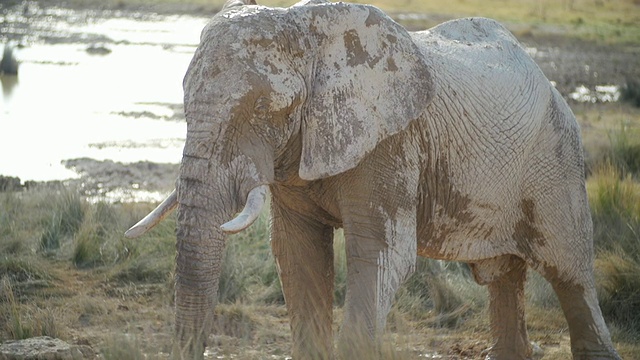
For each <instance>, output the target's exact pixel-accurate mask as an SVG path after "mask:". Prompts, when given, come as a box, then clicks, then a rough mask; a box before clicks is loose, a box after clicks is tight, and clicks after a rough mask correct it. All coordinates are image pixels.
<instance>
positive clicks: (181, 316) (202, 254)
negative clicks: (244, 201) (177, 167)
mask: <svg viewBox="0 0 640 360" xmlns="http://www.w3.org/2000/svg"><path fill="white" fill-rule="evenodd" d="M178 194H179V200H178V201H179V206H178V214H177V215H178V216H177V220H178V228H177V233H176V237H177V243H176V250H177V255H176V279H175V295H176V300H175V310H176V314H175V320H176V322H175V327H176V329H175V330H176V336H177V338H176V340H177V341H176V343H175V345H174V346H179V348H175V347H174V353H175V352H176V351H179V352H180V356H175V358H178V359H193V358H201V357H202V356H203V353H204V347H205V346H206V341H207V337H208V335H209V333H210V330H211V327H212V324H213V309H214V306H215V304H216V301H217V293H218V282H219V279H220V273H221V272H222V259H223V253H224V247H225V238H226V235H225V233H224V232H223V231H222V230H221V229H220V225H221V224H223V223H224V222H225V221H227V220H228V219H230V218H231V217H232V215H233V214H234V213H235V211H237V210H236V209H235V204H236V203H237V201H236V200H235V199H233V194H225V195H221V194H220V193H219V192H214V191H211V189H210V188H209V187H208V185H205V184H203V183H202V182H199V181H196V180H191V179H184V178H182V179H180V183H179V187H178ZM208 194H215V195H216V196H213V195H208Z"/></svg>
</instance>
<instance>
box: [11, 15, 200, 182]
mask: <svg viewBox="0 0 640 360" xmlns="http://www.w3.org/2000/svg"><path fill="white" fill-rule="evenodd" d="M36 10H37V11H47V12H49V13H51V12H52V11H54V10H55V9H46V10H38V9H36ZM52 14H53V15H46V16H44V15H43V19H45V18H48V17H51V16H53V17H56V16H58V17H59V18H56V19H58V20H59V21H57V22H51V20H49V21H48V22H47V21H45V20H41V21H40V22H39V21H37V20H33V19H31V20H29V22H28V21H27V20H28V19H26V18H24V19H23V16H22V14H8V15H6V16H5V18H4V22H5V25H7V26H6V29H8V30H7V31H14V35H15V34H20V33H27V32H28V33H27V34H25V36H24V38H23V39H22V41H24V42H27V43H30V42H31V40H32V39H33V38H37V39H40V40H39V41H37V42H33V43H31V44H30V45H28V46H26V47H24V48H22V49H20V52H19V58H20V61H21V66H20V75H19V81H18V78H16V77H7V76H2V77H0V78H1V80H2V93H3V96H2V102H1V103H0V174H2V175H6V176H17V177H20V178H21V179H22V180H23V181H26V180H54V179H67V178H73V177H77V176H78V175H77V173H75V172H73V171H71V170H69V169H67V168H65V167H64V165H63V164H62V163H61V162H62V160H65V159H72V158H80V157H89V158H93V159H97V160H105V159H109V160H113V161H119V162H125V163H129V162H137V161H143V160H148V161H152V162H164V163H178V162H179V161H180V158H181V150H182V146H183V143H184V137H185V132H186V126H185V124H184V121H183V115H182V110H181V107H182V106H181V103H182V78H183V76H184V72H185V70H186V68H187V66H188V64H189V61H190V60H191V56H192V54H193V51H195V47H196V46H197V44H198V41H199V36H200V31H201V29H202V27H203V26H204V25H205V23H206V21H207V19H205V18H196V17H189V16H168V17H160V16H153V17H148V18H125V17H120V18H102V19H92V20H91V21H89V20H87V14H75V13H73V11H68V10H65V11H62V12H60V13H59V14H58V13H55V11H54V12H53V13H52ZM21 19H22V20H24V23H23V22H21V21H22V20H21ZM78 19H80V20H78ZM27 22H28V24H27ZM25 24H26V25H25ZM34 24H35V25H34ZM26 26H30V27H29V28H27V29H25V27H26ZM4 30H5V28H3V31H4ZM25 39H26V40H25ZM43 39H44V40H45V41H44V42H43V41H42V40H43ZM60 39H65V40H60ZM96 44H97V45H96ZM103 44H104V45H103ZM96 46H103V47H104V48H105V49H108V50H109V51H108V52H103V55H101V56H96V55H95V54H93V53H92V52H91V51H87V49H89V48H92V47H93V48H96Z"/></svg>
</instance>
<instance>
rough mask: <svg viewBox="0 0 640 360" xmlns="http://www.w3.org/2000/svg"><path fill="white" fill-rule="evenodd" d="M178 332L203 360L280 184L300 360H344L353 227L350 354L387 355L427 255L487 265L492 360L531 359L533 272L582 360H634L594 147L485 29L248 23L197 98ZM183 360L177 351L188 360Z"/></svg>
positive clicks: (300, 15) (190, 79)
mask: <svg viewBox="0 0 640 360" xmlns="http://www.w3.org/2000/svg"><path fill="white" fill-rule="evenodd" d="M184 90H185V97H184V105H185V112H186V117H187V123H188V126H187V128H188V133H187V141H186V145H185V148H184V157H183V160H182V166H181V171H180V179H179V186H178V189H177V191H178V203H179V210H178V232H177V238H178V239H177V241H178V242H177V250H178V255H177V270H176V331H177V337H178V340H179V341H178V345H179V346H180V347H181V350H182V351H183V353H182V355H185V354H187V355H185V356H192V355H193V354H195V355H196V356H202V351H203V346H204V343H205V341H206V337H207V334H208V333H209V330H210V327H211V320H212V314H213V308H214V306H215V299H216V292H217V288H218V279H219V276H220V270H221V268H222V263H221V261H222V259H221V257H222V253H223V249H224V244H225V234H224V233H223V232H222V230H221V229H220V225H221V224H223V223H225V222H226V221H228V220H230V219H231V218H232V217H233V215H234V214H235V213H237V212H238V211H239V210H240V209H241V208H242V206H243V205H244V202H245V200H246V199H247V194H248V193H249V192H250V191H251V190H252V189H254V188H256V187H257V186H259V185H268V186H269V188H270V191H271V194H272V201H271V214H272V220H271V245H272V248H273V253H274V255H275V258H276V261H277V265H278V271H279V275H280V280H281V283H282V289H283V292H284V296H285V300H286V304H287V309H288V312H289V316H290V319H291V330H292V334H293V357H294V358H296V359H309V358H320V359H322V358H330V357H331V356H332V353H333V351H334V349H333V344H332V339H333V335H332V330H331V323H332V300H333V299H332V294H333V276H334V274H333V256H334V254H333V247H332V241H333V239H332V236H333V229H334V228H337V227H342V228H344V234H345V238H346V252H347V268H348V274H347V295H346V304H345V316H344V317H345V319H344V322H343V324H342V328H341V332H340V336H339V344H338V345H339V349H343V350H344V351H345V352H344V353H343V354H347V356H348V352H349V346H340V345H341V344H343V345H349V343H350V340H349V339H353V338H358V339H361V340H362V339H369V340H371V341H375V338H376V337H377V336H379V335H380V334H381V333H382V331H383V330H384V327H385V322H386V316H387V314H388V312H389V310H390V308H391V303H392V300H393V298H394V294H395V292H396V290H397V289H398V287H399V286H400V284H401V283H402V281H403V280H404V279H406V277H407V276H408V275H409V274H410V273H411V272H412V271H413V269H414V265H415V259H416V254H418V255H421V256H427V257H432V258H438V259H445V260H458V261H465V262H468V263H469V264H470V265H471V268H472V269H473V273H474V276H475V278H476V280H477V281H478V283H480V284H486V285H488V288H489V294H490V314H491V329H492V333H493V335H494V337H495V344H494V346H493V347H492V349H491V350H490V353H489V355H488V358H490V359H509V360H513V359H526V358H530V357H531V347H530V344H529V340H528V337H527V330H526V325H525V317H524V290H523V289H524V282H525V274H526V269H527V267H531V268H533V269H534V270H536V271H538V272H540V273H541V274H542V275H543V276H544V277H545V278H546V279H547V280H548V281H549V282H550V283H551V284H552V285H553V288H554V289H555V291H556V293H557V294H558V297H559V299H560V303H561V304H562V308H563V310H564V312H565V315H566V317H567V321H568V323H569V329H570V334H571V346H572V351H573V356H574V359H619V356H618V355H617V354H616V352H615V350H614V349H613V347H612V344H611V340H610V336H609V332H608V330H607V328H606V325H605V323H604V320H603V318H602V315H601V312H600V308H599V306H598V302H597V298H596V292H595V288H594V277H593V244H592V225H591V219H590V215H589V208H588V204H587V197H586V192H585V186H584V171H583V158H582V150H581V140H580V137H579V128H578V125H577V123H576V121H575V118H574V116H573V114H572V113H571V110H570V109H569V108H568V106H567V104H566V103H565V101H564V100H563V99H562V97H561V96H560V95H559V94H558V92H557V91H556V90H555V89H554V88H553V87H552V86H551V84H550V83H549V81H548V80H547V79H546V78H545V77H544V75H543V74H542V72H541V71H540V70H539V68H538V67H537V66H536V65H535V63H534V62H533V61H532V60H531V58H530V57H529V56H527V55H526V53H525V52H524V50H523V49H522V48H521V47H520V46H519V45H518V43H517V41H516V40H515V38H514V37H513V36H512V35H511V34H509V33H508V31H507V30H506V29H504V28H503V27H502V26H500V25H499V24H497V23H495V22H493V21H491V20H488V19H481V18H473V19H461V20H455V21H451V22H447V23H445V24H442V25H440V26H438V27H435V28H433V29H430V30H426V31H422V32H416V33H408V32H407V31H405V29H403V28H402V27H400V26H399V25H398V24H396V23H395V22H393V21H392V20H391V19H390V18H389V17H387V16H386V15H384V14H383V13H382V12H380V11H379V10H378V9H376V8H374V7H370V6H365V5H355V4H345V3H332V4H329V3H322V2H307V3H300V4H297V5H295V6H293V7H291V8H287V9H281V8H276V9H271V8H266V7H260V6H253V5H251V6H245V5H243V4H242V3H241V2H240V1H235V2H233V3H231V4H229V5H228V6H227V7H226V8H225V9H223V11H221V12H220V13H219V14H218V15H216V16H215V17H214V19H213V20H212V21H211V23H210V24H209V25H207V27H206V28H205V29H204V30H203V32H202V37H201V43H200V46H199V47H198V49H197V51H196V53H195V55H194V57H193V60H192V62H191V64H190V66H189V70H188V72H187V74H186V76H185V79H184ZM177 352H178V351H177Z"/></svg>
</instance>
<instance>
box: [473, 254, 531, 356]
mask: <svg viewBox="0 0 640 360" xmlns="http://www.w3.org/2000/svg"><path fill="white" fill-rule="evenodd" d="M470 265H471V269H472V271H473V276H474V278H475V280H476V282H477V283H478V284H480V285H488V287H489V314H490V318H491V334H492V335H493V339H494V345H493V346H492V348H491V350H490V352H489V355H488V356H487V359H495V360H516V359H522V360H524V359H530V358H531V355H532V349H531V345H530V343H529V336H528V334H527V326H526V322H525V311H524V306H525V296H524V285H525V280H526V274H527V264H526V262H525V261H524V260H522V259H520V258H518V257H516V256H512V255H505V256H500V257H497V258H492V259H487V260H483V261H479V262H476V263H473V264H470Z"/></svg>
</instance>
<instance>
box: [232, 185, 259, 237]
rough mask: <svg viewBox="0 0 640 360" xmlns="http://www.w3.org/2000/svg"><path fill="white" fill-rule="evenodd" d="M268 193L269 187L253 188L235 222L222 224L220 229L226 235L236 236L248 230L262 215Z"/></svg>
mask: <svg viewBox="0 0 640 360" xmlns="http://www.w3.org/2000/svg"><path fill="white" fill-rule="evenodd" d="M268 191H269V188H268V187H267V185H260V186H258V187H255V188H253V190H251V191H250V192H249V195H247V203H246V204H245V205H244V209H242V212H241V213H240V214H238V216H236V217H235V218H233V220H231V221H229V222H227V223H225V224H222V226H220V229H222V231H224V232H226V233H230V234H235V233H237V232H240V231H242V230H244V229H246V228H248V227H249V226H250V225H251V224H253V222H254V221H256V219H257V218H258V216H259V215H260V211H262V207H263V206H264V203H265V201H266V200H267V193H268Z"/></svg>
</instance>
